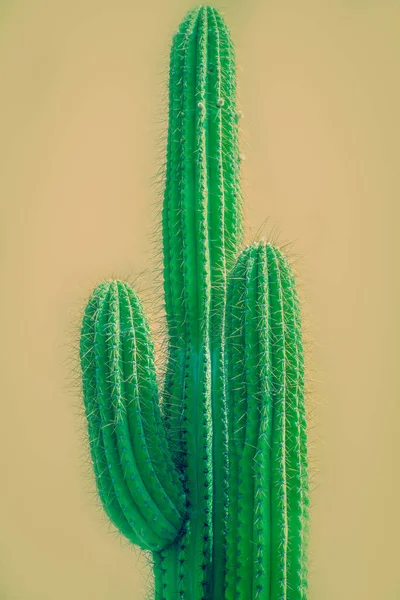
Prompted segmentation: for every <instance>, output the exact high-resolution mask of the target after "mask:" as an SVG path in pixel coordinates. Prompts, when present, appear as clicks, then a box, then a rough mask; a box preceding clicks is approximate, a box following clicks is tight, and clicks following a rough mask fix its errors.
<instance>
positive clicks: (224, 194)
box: [80, 6, 308, 600]
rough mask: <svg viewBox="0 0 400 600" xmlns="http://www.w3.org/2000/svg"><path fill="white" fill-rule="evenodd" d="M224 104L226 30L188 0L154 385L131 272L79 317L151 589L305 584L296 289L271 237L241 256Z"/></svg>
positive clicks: (233, 136)
mask: <svg viewBox="0 0 400 600" xmlns="http://www.w3.org/2000/svg"><path fill="white" fill-rule="evenodd" d="M239 117H240V114H239V113H238V111H237V108H236V79H235V62H234V50H233V46H232V42H231V39H230V34H229V31H228V29H227V27H226V25H225V23H224V21H223V20H222V18H221V16H220V14H219V13H218V11H217V10H216V9H215V8H211V7H203V6H201V7H198V8H196V9H194V10H192V11H191V12H189V13H188V15H187V16H186V18H185V19H184V21H183V22H182V24H181V26H180V28H179V30H178V32H177V33H176V34H175V36H174V39H173V44H172V49H171V57H170V79H169V127H168V140H167V162H166V182H165V193H164V200H163V211H162V239H163V253H164V270H163V275H164V292H165V309H166V318H167V326H168V342H169V356H168V363H167V368H166V376H165V381H164V382H163V387H162V390H161V392H160V391H159V386H158V382H157V377H156V371H155V366H154V347H153V342H152V338H151V333H150V327H149V324H148V321H147V319H146V316H145V314H144V310H143V307H142V304H141V302H140V300H139V298H138V296H137V295H136V293H135V292H134V291H133V290H132V288H131V287H130V286H129V285H127V284H126V283H123V282H121V281H108V282H105V283H102V284H101V285H99V286H98V287H97V288H96V289H95V290H94V292H93V294H92V296H91V297H90V299H89V302H88V305H87V307H86V310H85V314H84V317H83V324H82V335H81V346H80V356H81V367H82V375H83V397H84V405H85V411H86V417H87V424H88V432H89V442H90V451H91V457H92V462H93V466H94V472H95V477H96V484H97V488H98V492H99V496H100V499H101V501H102V504H103V506H104V509H105V512H106V513H107V515H108V517H109V518H110V520H111V521H112V522H113V523H114V525H115V526H116V527H117V528H118V529H119V530H120V531H121V533H122V534H123V535H124V536H126V538H127V539H128V540H130V541H131V542H132V543H133V544H137V545H138V546H140V547H141V548H142V549H144V550H148V551H149V552H150V553H151V556H152V557H153V564H154V575H155V597H156V599H157V600H177V599H179V598H181V599H183V600H221V599H222V598H225V599H226V600H250V599H258V600H281V599H285V600H305V598H306V596H307V517H308V484H307V439H306V415H305V409H304V364H303V353H302V337H301V324H300V309H299V300H298V296H297V292H296V287H295V282H294V278H293V274H292V272H291V270H290V267H289V265H288V262H287V260H286V259H285V257H284V256H283V254H282V253H281V252H280V251H279V250H278V249H277V248H274V247H273V246H271V245H269V244H265V243H263V242H260V243H258V244H254V245H252V246H250V247H248V248H246V249H245V250H243V251H242V252H241V253H240V247H241V242H242V213H241V194H240V153H239V145H238V119H239Z"/></svg>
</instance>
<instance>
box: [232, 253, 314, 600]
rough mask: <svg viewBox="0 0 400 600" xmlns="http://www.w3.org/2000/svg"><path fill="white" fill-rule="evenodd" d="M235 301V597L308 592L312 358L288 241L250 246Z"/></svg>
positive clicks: (277, 599)
mask: <svg viewBox="0 0 400 600" xmlns="http://www.w3.org/2000/svg"><path fill="white" fill-rule="evenodd" d="M227 306H228V308H227V318H226V335H227V358H226V362H227V375H228V376H227V409H228V430H229V481H230V486H229V492H230V502H229V510H228V512H229V518H228V538H227V541H228V549H227V589H226V599H227V600H234V599H235V600H248V599H249V598H253V599H260V600H261V598H265V599H267V598H268V600H281V599H282V598H284V599H285V600H304V599H305V598H306V558H307V557H306V529H307V527H306V525H307V506H308V487H307V450H306V448H307V444H306V432H305V424H306V422H305V410H304V376H303V367H304V365H303V354H302V340H301V329H300V316H299V302H298V297H297V292H296V287H295V282H294V278H293V274H292V273H291V270H290V267H289V265H288V263H287V261H286V259H285V258H284V256H283V255H282V253H281V252H280V251H279V250H277V249H276V248H273V247H272V246H269V245H266V244H258V245H256V246H250V247H249V248H246V249H245V250H244V251H243V252H242V254H241V255H240V257H239V259H238V261H237V264H236V265H235V267H234V269H233V270H232V272H231V275H230V279H229V284H228V298H227Z"/></svg>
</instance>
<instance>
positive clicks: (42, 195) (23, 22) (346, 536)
mask: <svg viewBox="0 0 400 600" xmlns="http://www.w3.org/2000/svg"><path fill="white" fill-rule="evenodd" d="M191 6H192V3H191V2H188V1H185V2H184V1H183V0H146V1H144V2H141V3H140V4H139V3H137V2H136V1H135V0H130V1H128V0H113V2H109V1H105V0H19V1H18V0H15V1H13V0H3V1H2V2H1V3H0V88H1V95H0V198H1V209H2V216H1V237H0V239H1V282H2V285H1V287H2V292H1V295H0V303H1V312H0V314H1V325H0V332H1V340H2V341H1V344H0V353H1V357H0V367H1V376H0V386H1V418H0V440H1V441H0V468H1V495H0V532H1V533H0V599H1V600H71V598H73V599H74V600H92V599H93V600H94V599H96V600H140V599H142V598H144V596H145V590H146V588H147V586H148V583H149V571H148V570H147V568H146V566H145V564H144V562H143V560H142V559H141V558H140V555H139V553H138V552H137V551H136V550H135V549H133V548H128V547H127V546H126V545H125V544H124V543H123V542H121V540H120V539H119V538H118V536H117V535H115V534H114V533H113V532H111V529H110V528H109V527H108V525H107V523H106V521H105V519H104V518H103V515H102V512H101V510H99V507H98V504H97V503H96V501H95V496H94V494H93V486H92V483H91V478H90V470H88V464H87V454H86V449H85V444H84V441H85V438H84V435H83V433H84V430H83V428H82V422H81V420H80V418H79V411H80V399H79V396H78V391H77V387H76V384H75V383H74V381H75V379H74V378H75V376H74V375H71V368H72V367H71V364H72V365H73V364H74V352H73V348H72V341H71V340H72V339H73V332H74V331H76V327H77V325H78V315H79V310H80V308H81V307H82V303H83V302H84V300H85V298H86V297H87V294H88V293H89V291H90V289H91V287H92V286H93V285H94V284H95V283H96V282H98V281H99V280H100V279H102V278H105V277H110V276H116V275H117V276H120V277H126V276H130V277H135V276H136V275H137V274H138V273H140V272H141V271H143V270H144V269H147V268H150V267H151V266H152V264H154V261H152V259H151V250H152V243H151V235H152V233H153V231H154V220H155V216H156V210H155V202H156V198H157V194H156V186H155V185H154V182H153V177H154V175H155V173H156V172H157V169H158V167H159V163H158V162H157V155H158V153H159V151H160V149H161V148H162V145H161V146H160V142H159V141H158V139H159V137H160V133H161V131H162V125H160V120H161V121H162V120H163V119H164V121H165V109H166V105H165V102H164V99H163V96H162V91H163V85H164V83H165V76H166V65H167V55H168V47H169V40H170V35H171V33H172V31H173V30H174V29H175V27H176V26H177V24H178V22H179V20H180V19H181V17H182V15H183V14H184V12H185V11H186V9H188V8H190V7H191ZM217 6H220V7H222V8H223V10H224V12H225V16H226V18H227V20H228V22H229V24H230V25H231V28H232V31H233V34H234V37H235V40H236V46H237V52H238V61H239V65H240V69H241V70H240V74H239V77H240V92H241V93H240V96H241V104H242V108H243V111H244V113H245V119H244V121H243V129H244V140H245V141H244V153H245V154H246V161H245V193H246V205H247V219H248V224H249V226H251V227H253V228H254V229H253V230H252V232H253V233H254V232H255V231H256V229H257V227H258V225H260V224H261V223H263V222H264V221H265V220H266V219H268V221H267V223H266V225H265V226H264V231H265V232H267V233H268V232H273V234H274V235H276V232H279V239H281V240H282V241H293V240H294V241H295V245H294V250H293V252H295V253H296V255H299V257H300V260H299V262H298V271H299V276H300V278H301V280H302V282H303V286H302V295H303V298H304V300H305V303H306V311H307V313H308V315H309V319H308V321H309V337H310V339H312V340H313V344H312V351H311V359H312V364H313V370H314V376H315V378H316V380H317V382H316V383H315V384H314V395H315V397H316V410H315V411H314V415H315V418H314V419H313V424H314V427H313V429H312V440H313V447H314V449H313V464H314V473H315V476H314V480H315V491H314V493H313V498H312V500H313V511H312V530H311V533H312V538H311V552H312V561H311V568H310V573H311V590H312V593H311V600H376V599H379V600H395V599H398V598H400V574H399V573H400V571H399V566H398V564H399V556H400V554H399V545H398V540H399V536H400V527H399V525H400V522H399V514H398V508H397V509H396V506H397V507H398V504H399V492H400V487H399V469H398V464H399V444H398V437H399V419H400V411H399V406H398V402H397V401H398V397H399V389H398V387H399V386H398V383H397V381H398V379H397V378H395V373H396V372H397V371H398V361H397V359H398V357H399V352H398V349H397V346H398V342H397V340H398V339H399V338H398V334H399V320H398V317H397V314H396V311H395V308H396V307H397V305H398V300H399V298H398V287H397V278H396V282H394V281H393V280H394V278H395V277H394V274H395V273H396V274H398V265H397V262H396V260H397V255H398V246H399V242H398V240H397V239H396V238H397V236H396V234H397V232H398V227H395V224H396V222H398V221H397V219H398V208H397V203H398V199H399V192H400V181H399V158H400V156H399V137H400V128H399V106H400V81H399V59H400V5H399V3H398V2H397V1H396V0H393V1H390V0H375V1H373V0H330V1H328V0H314V1H313V0H301V1H299V0H268V1H267V0H260V1H257V0H246V1H242V2H240V1H239V0H236V1H233V0H225V2H224V3H223V4H220V3H219V2H218V3H217ZM396 294H397V295H396ZM317 469H318V470H319V473H317ZM110 532H111V533H110Z"/></svg>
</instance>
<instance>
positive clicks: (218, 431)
mask: <svg viewBox="0 0 400 600" xmlns="http://www.w3.org/2000/svg"><path fill="white" fill-rule="evenodd" d="M237 137H238V136H237V114H236V101H235V68H234V60H233V50H232V44H231V42H230V38H229V34H228V31H227V29H226V26H225V24H224V23H223V22H222V20H221V18H220V16H219V14H218V13H217V11H216V10H215V9H213V8H210V7H199V8H197V9H195V10H193V11H192V12H190V13H189V14H188V16H187V18H186V19H185V20H184V22H183V23H182V25H181V27H180V29H179V31H178V33H177V34H176V35H175V37H174V41H173V45H172V49H171V60H170V111H169V135H168V147H167V173H166V189H165V196H164V209H163V245H164V281H165V298H166V312H167V319H168V328H169V335H170V361H169V373H168V375H167V381H166V388H165V396H164V415H165V423H166V427H167V430H168V431H169V436H170V442H171V448H174V449H175V457H176V464H177V466H178V468H180V469H181V470H182V472H183V473H184V475H185V481H186V492H187V500H188V511H189V520H188V522H187V524H186V533H185V537H184V544H183V545H184V546H185V547H184V548H182V543H181V542H180V543H179V551H178V552H177V549H176V548H173V547H172V548H171V549H169V550H166V551H165V553H164V554H165V557H164V556H163V559H162V562H164V561H167V560H168V559H169V556H167V554H174V556H175V555H176V554H177V555H178V594H180V593H181V592H184V597H185V598H186V597H187V598H193V599H194V600H195V599H197V598H199V599H201V598H209V599H210V598H221V597H222V595H223V590H224V569H225V550H226V539H225V529H226V503H227V490H226V485H227V468H228V465H227V437H226V435H227V433H226V407H225V380H224V335H223V328H224V317H225V303H226V291H225V290H226V273H227V270H228V269H230V268H231V267H232V265H233V261H234V257H235V252H236V250H237V246H238V243H239V242H240V238H241V213H240V202H239V200H240V187H239V163H238V158H239V150H238V140H237ZM181 373H184V381H183V385H182V376H181V375H180V374H181ZM157 576H158V573H157V570H156V577H157ZM169 585H170V586H171V584H169ZM164 589H165V592H164V596H162V597H161V598H162V600H164V599H165V600H170V599H172V598H175V597H177V596H174V594H175V589H174V587H173V586H171V591H169V589H168V586H164Z"/></svg>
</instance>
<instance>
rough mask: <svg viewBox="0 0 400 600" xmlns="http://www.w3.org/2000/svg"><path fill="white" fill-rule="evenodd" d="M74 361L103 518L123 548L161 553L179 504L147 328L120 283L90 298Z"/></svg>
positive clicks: (179, 519) (174, 529)
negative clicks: (128, 543)
mask: <svg viewBox="0 0 400 600" xmlns="http://www.w3.org/2000/svg"><path fill="white" fill-rule="evenodd" d="M80 355H81V365H82V372H83V393H84V404H85V410H86V417H87V421H88V427H89V441H90V449H91V456H92V460H93V463H94V471H95V475H96V483H97V487H98V490H99V495H100V498H101V500H102V502H103V505H104V508H105V511H106V513H107V515H108V516H109V518H110V519H111V520H112V522H113V523H114V524H115V525H116V526H117V527H118V528H119V529H120V531H121V532H122V533H123V534H124V535H125V536H126V537H127V538H128V539H129V540H130V541H132V542H133V543H135V544H137V545H139V546H140V547H142V548H143V549H149V550H161V549H162V548H164V547H165V546H167V545H168V544H170V543H171V542H172V541H173V540H174V539H175V538H176V536H177V535H178V533H179V531H180V529H181V527H182V524H183V519H184V511H185V508H184V505H185V498H184V492H183V486H182V484H181V481H180V479H179V475H178V472H177V470H176V467H175V465H174V463H173V461H172V458H171V456H170V453H169V449H168V446H167V440H166V435H165V431H164V429H163V427H162V422H161V414H160V408H159V404H158V387H157V380H156V374H155V367H154V358H153V345H152V341H151V335H150V329H149V326H148V323H147V320H146V318H145V315H144V312H143V308H142V306H141V303H140V301H139V299H138V298H137V296H136V295H135V294H134V292H133V291H132V289H131V288H130V287H129V286H128V285H127V284H125V283H122V282H119V281H113V282H106V283H103V284H101V285H100V286H98V287H97V288H96V289H95V291H94V292H93V294H92V296H91V298H90V300H89V303H88V306H87V308H86V311H85V315H84V319H83V324H82V336H81V348H80Z"/></svg>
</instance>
